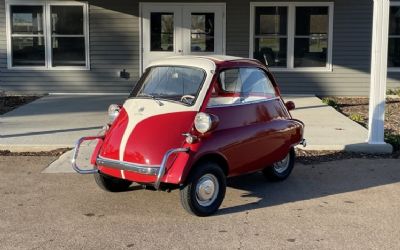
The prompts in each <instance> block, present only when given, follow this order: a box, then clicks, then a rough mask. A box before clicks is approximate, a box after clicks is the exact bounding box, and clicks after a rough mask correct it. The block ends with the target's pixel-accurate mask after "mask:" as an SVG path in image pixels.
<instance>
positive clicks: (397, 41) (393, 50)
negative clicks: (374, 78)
mask: <svg viewBox="0 0 400 250" xmlns="http://www.w3.org/2000/svg"><path fill="white" fill-rule="evenodd" d="M389 18H390V19H389V55H388V67H389V68H392V70H400V3H396V4H395V3H392V6H391V7H390V17H389Z"/></svg>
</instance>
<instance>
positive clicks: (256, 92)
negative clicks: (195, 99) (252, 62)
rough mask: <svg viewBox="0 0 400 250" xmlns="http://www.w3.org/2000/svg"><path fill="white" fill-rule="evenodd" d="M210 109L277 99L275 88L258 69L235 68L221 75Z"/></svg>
mask: <svg viewBox="0 0 400 250" xmlns="http://www.w3.org/2000/svg"><path fill="white" fill-rule="evenodd" d="M219 85H220V86H219V91H218V90H215V91H214V92H213V95H212V97H211V99H210V103H209V104H208V106H209V107H212V106H221V105H233V104H241V103H249V102H254V101H262V100H267V99H271V98H275V97H276V93H275V88H274V86H273V85H272V83H271V81H270V80H269V78H268V76H267V75H266V74H265V72H264V71H262V70H261V69H258V68H234V69H227V70H224V71H222V72H221V73H220V74H219Z"/></svg>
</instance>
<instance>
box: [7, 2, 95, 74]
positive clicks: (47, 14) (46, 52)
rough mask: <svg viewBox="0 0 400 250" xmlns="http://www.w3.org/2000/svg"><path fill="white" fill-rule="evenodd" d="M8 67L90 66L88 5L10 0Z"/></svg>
mask: <svg viewBox="0 0 400 250" xmlns="http://www.w3.org/2000/svg"><path fill="white" fill-rule="evenodd" d="M7 27H8V29H7V32H8V33H7V35H8V57H7V60H8V67H9V68H15V69H33V68H39V69H88V68H89V56H88V55H89V51H88V50H89V48H88V43H89V41H88V23H87V5H86V4H84V3H76V2H73V3H72V2H54V3H53V2H43V1H41V2H38V3H37V4H35V3H34V2H29V4H28V3H25V2H23V1H18V2H17V1H8V2H7Z"/></svg>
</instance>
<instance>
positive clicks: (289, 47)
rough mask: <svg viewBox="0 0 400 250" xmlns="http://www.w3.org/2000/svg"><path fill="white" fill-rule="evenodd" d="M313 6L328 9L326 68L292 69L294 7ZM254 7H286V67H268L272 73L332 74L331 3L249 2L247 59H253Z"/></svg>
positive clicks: (332, 14)
mask: <svg viewBox="0 0 400 250" xmlns="http://www.w3.org/2000/svg"><path fill="white" fill-rule="evenodd" d="M299 6H300V7H301V6H315V7H328V8H329V28H328V54H327V66H326V67H299V68H295V67H294V39H295V23H296V11H295V8H296V7H299ZM256 7H287V8H288V24H287V25H288V27H287V67H270V69H271V70H272V71H274V72H332V70H333V66H332V58H333V56H332V55H333V16H334V3H333V2H250V27H249V28H250V32H249V33H250V34H249V57H250V58H253V51H254V36H255V35H254V26H255V23H254V21H255V8H256Z"/></svg>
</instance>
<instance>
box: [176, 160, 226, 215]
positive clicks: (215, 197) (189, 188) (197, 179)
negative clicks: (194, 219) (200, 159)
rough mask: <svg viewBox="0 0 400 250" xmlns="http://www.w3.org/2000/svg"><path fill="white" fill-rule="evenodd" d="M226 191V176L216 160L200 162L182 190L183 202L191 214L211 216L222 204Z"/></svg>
mask: <svg viewBox="0 0 400 250" xmlns="http://www.w3.org/2000/svg"><path fill="white" fill-rule="evenodd" d="M210 190H211V192H212V193H210ZM225 191H226V176H225V174H224V172H223V171H222V169H221V167H220V166H219V165H218V164H216V163H214V162H204V163H200V164H199V165H197V166H196V168H195V169H194V171H193V172H192V173H191V174H190V175H189V177H188V181H187V183H186V185H185V186H184V187H183V188H181V190H180V198H181V203H182V206H183V208H184V209H185V210H186V211H187V212H188V213H190V214H194V215H197V216H202V217H204V216H209V215H212V214H213V213H215V212H216V211H217V210H218V208H219V207H220V206H221V203H222V201H223V199H224V197H225Z"/></svg>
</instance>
